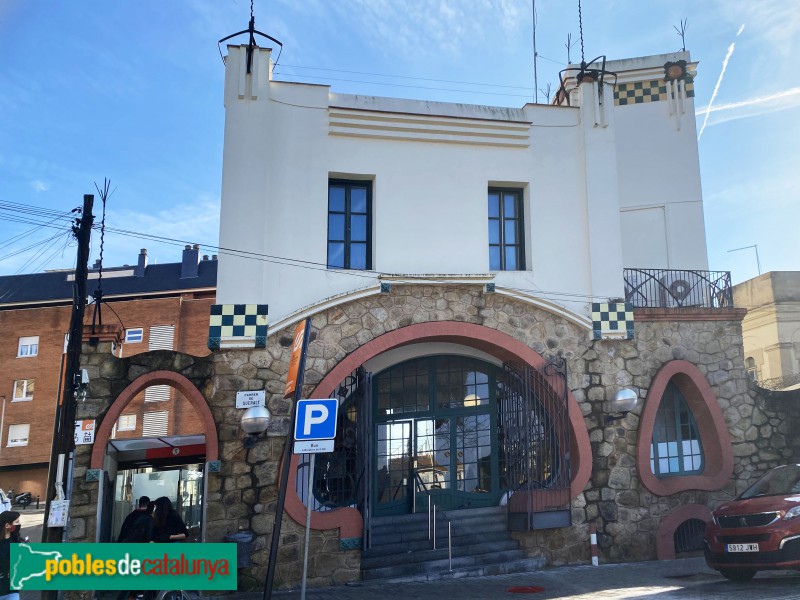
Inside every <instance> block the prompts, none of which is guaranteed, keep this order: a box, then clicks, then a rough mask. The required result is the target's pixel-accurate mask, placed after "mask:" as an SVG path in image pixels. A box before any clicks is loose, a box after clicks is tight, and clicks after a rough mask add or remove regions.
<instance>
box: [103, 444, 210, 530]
mask: <svg viewBox="0 0 800 600" xmlns="http://www.w3.org/2000/svg"><path fill="white" fill-rule="evenodd" d="M108 459H109V462H110V463H111V466H112V467H116V468H115V469H109V478H108V479H107V480H106V485H105V486H104V487H105V489H104V494H103V496H104V510H103V516H102V526H101V535H100V538H101V539H100V541H103V542H111V541H116V540H117V538H118V536H119V530H120V527H121V526H122V522H123V521H124V520H125V517H127V516H128V515H129V514H130V513H131V511H132V510H134V509H135V508H136V505H137V503H138V500H139V498H140V497H142V496H148V497H149V498H150V500H151V501H155V500H156V499H157V498H160V497H162V496H166V497H167V498H169V500H170V502H171V503H172V506H173V508H175V510H176V511H177V512H178V514H179V515H180V517H181V519H183V522H184V523H185V524H186V527H187V529H188V530H189V535H188V536H187V538H186V541H187V542H200V541H201V540H202V535H203V531H202V529H203V503H204V497H205V492H204V490H205V485H204V483H205V482H204V469H205V436H202V435H190V436H171V437H152V438H140V439H129V440H110V441H109V443H108Z"/></svg>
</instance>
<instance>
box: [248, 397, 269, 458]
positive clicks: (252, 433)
mask: <svg viewBox="0 0 800 600" xmlns="http://www.w3.org/2000/svg"><path fill="white" fill-rule="evenodd" d="M271 420H272V415H271V414H270V412H269V410H267V409H266V408H265V407H263V406H251V407H250V408H248V409H247V410H246V411H244V414H243V415H242V431H244V433H245V436H244V441H243V443H244V447H245V448H246V449H247V450H249V449H250V448H255V445H256V443H257V442H258V438H259V437H260V436H261V434H262V433H264V432H265V431H266V430H267V427H269V422H270V421H271Z"/></svg>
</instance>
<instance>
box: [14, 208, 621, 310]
mask: <svg viewBox="0 0 800 600" xmlns="http://www.w3.org/2000/svg"><path fill="white" fill-rule="evenodd" d="M19 207H23V208H28V207H26V205H16V208H19ZM2 209H3V203H0V210H2ZM46 212H48V213H50V214H57V215H58V216H59V218H69V219H72V215H71V214H70V213H62V212H58V211H46ZM39 224H41V225H43V226H48V225H49V226H52V224H48V223H39ZM56 228H58V229H66V228H67V227H58V226H56ZM68 229H70V230H71V227H69V228H68ZM93 229H94V230H98V231H99V229H100V225H99V224H95V225H94V226H93ZM106 232H107V233H113V234H116V235H121V236H126V237H134V238H138V239H145V240H151V241H155V242H159V243H164V244H169V245H175V246H185V245H187V244H188V245H191V244H194V243H196V242H192V241H189V240H182V239H178V238H171V237H166V236H159V235H154V234H148V233H144V232H138V231H132V230H127V229H120V228H113V227H106ZM61 235H63V234H56V235H55V236H53V237H51V238H48V239H46V240H44V241H42V242H37V243H35V244H32V245H30V246H28V247H26V248H23V249H20V250H17V251H16V252H13V253H11V254H8V255H6V256H4V257H0V261H2V260H5V259H7V258H10V257H12V256H15V255H18V254H20V253H23V252H26V251H28V250H30V249H32V248H35V247H36V246H38V245H40V244H44V243H48V242H50V241H51V240H53V239H57V238H58V237H60V236H61ZM67 243H69V240H68V241H67ZM198 245H199V246H200V247H203V248H207V249H209V250H213V251H216V253H217V254H223V255H227V256H232V257H238V258H246V259H249V260H257V261H261V262H267V263H272V264H278V265H283V266H290V267H298V268H303V269H308V270H313V271H324V272H326V273H333V274H337V275H346V276H348V277H358V278H363V279H370V280H375V279H377V278H379V277H380V276H382V275H383V276H388V275H391V276H392V277H398V275H397V274H391V273H383V272H381V271H375V270H371V269H370V270H358V271H354V270H344V269H331V268H329V267H328V265H327V264H326V263H321V262H316V261H309V260H304V259H297V258H290V257H285V256H277V255H271V254H265V253H259V252H253V251H248V250H241V249H237V248H228V247H224V246H218V245H214V244H205V243H203V244H198ZM45 251H46V250H45ZM40 254H41V252H40ZM400 277H402V275H400ZM419 279H425V281H428V282H430V283H433V284H435V283H439V284H451V283H452V281H451V280H447V279H437V278H427V277H424V276H421V277H409V278H401V279H396V280H394V281H393V283H397V284H403V283H404V282H405V283H413V282H415V281H418V280H419ZM507 289H508V290H510V291H516V292H519V293H525V294H532V295H535V296H536V297H538V298H542V299H550V300H556V301H559V302H573V303H581V304H585V303H587V302H594V301H598V300H607V299H608V298H605V297H597V296H591V295H587V294H579V293H571V292H560V291H554V290H541V289H530V288H515V287H508V288H507Z"/></svg>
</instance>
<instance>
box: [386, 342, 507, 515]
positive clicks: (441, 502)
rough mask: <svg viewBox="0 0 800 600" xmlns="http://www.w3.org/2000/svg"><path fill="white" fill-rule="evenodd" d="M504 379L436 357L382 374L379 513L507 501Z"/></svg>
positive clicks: (490, 370) (470, 363) (484, 368)
mask: <svg viewBox="0 0 800 600" xmlns="http://www.w3.org/2000/svg"><path fill="white" fill-rule="evenodd" d="M496 375H497V368H496V367H495V366H494V365H491V364H489V363H485V362H483V361H479V360H476V359H473V358H466V357H461V356H434V357H425V358H418V359H414V360H411V361H407V362H405V363H401V364H399V365H395V366H393V367H391V368H389V369H387V370H385V371H383V372H381V373H379V374H378V375H376V376H375V378H374V382H375V385H374V386H373V402H374V412H373V414H374V415H375V423H374V432H375V435H374V438H373V439H374V440H375V444H374V450H373V452H374V454H373V456H374V458H375V460H374V462H373V464H374V465H375V466H374V472H373V474H372V491H373V496H372V498H373V506H375V515H376V516H381V515H390V514H404V513H409V512H422V511H426V510H427V507H428V503H429V502H433V503H435V504H436V506H437V507H438V508H440V509H444V510H450V509H456V508H477V507H481V506H492V505H496V504H498V503H499V499H500V496H501V494H502V490H501V489H500V465H499V462H500V461H499V452H498V443H497V434H496V432H497V423H496V414H497V411H496V387H497V376H496Z"/></svg>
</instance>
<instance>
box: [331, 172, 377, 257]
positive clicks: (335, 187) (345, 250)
mask: <svg viewBox="0 0 800 600" xmlns="http://www.w3.org/2000/svg"><path fill="white" fill-rule="evenodd" d="M328 268H329V269H361V270H366V269H371V268H372V184H371V183H370V182H369V181H347V180H343V179H331V180H330V181H329V182H328Z"/></svg>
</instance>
